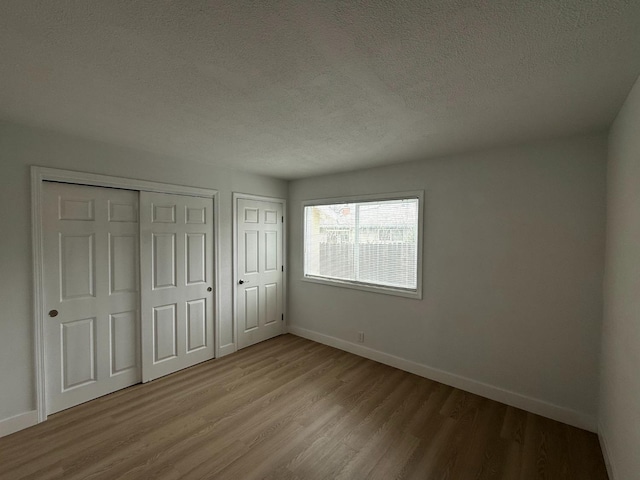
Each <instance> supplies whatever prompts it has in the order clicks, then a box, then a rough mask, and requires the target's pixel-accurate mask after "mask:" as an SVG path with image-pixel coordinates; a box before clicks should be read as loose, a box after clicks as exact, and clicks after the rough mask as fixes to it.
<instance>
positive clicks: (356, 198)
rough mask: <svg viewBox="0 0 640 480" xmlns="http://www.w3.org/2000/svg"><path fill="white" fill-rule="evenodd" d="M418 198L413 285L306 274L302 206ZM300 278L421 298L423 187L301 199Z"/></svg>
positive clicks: (305, 244) (307, 280)
mask: <svg viewBox="0 0 640 480" xmlns="http://www.w3.org/2000/svg"><path fill="white" fill-rule="evenodd" d="M406 199H418V245H417V249H418V252H417V253H418V255H417V262H418V265H417V271H416V274H417V276H416V289H415V290H409V289H404V288H394V287H388V286H383V285H371V284H362V283H356V282H350V281H348V280H337V279H332V278H323V277H315V276H307V275H306V273H305V270H306V247H307V242H306V237H305V234H306V217H305V208H306V207H315V206H319V205H332V204H336V203H359V202H376V201H378V202H379V201H388V200H406ZM301 208H302V281H304V282H311V283H318V284H321V285H330V286H333V287H344V288H352V289H354V290H363V291H365V292H375V293H383V294H386V295H395V296H398V297H406V298H415V299H419V300H421V299H422V252H423V237H424V221H423V218H424V191H423V190H414V191H410V192H393V193H380V194H371V195H353V196H348V197H334V198H321V199H314V200H304V201H303V202H302V207H301Z"/></svg>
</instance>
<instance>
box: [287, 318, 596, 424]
mask: <svg viewBox="0 0 640 480" xmlns="http://www.w3.org/2000/svg"><path fill="white" fill-rule="evenodd" d="M288 330H289V333H291V334H293V335H297V336H299V337H303V338H306V339H309V340H313V341H314V342H318V343H322V344H324V345H329V346H330V347H335V348H339V349H340V350H344V351H346V352H350V353H353V354H355V355H359V356H361V357H365V358H368V359H370V360H375V361H376V362H380V363H384V364H385V365H390V366H392V367H396V368H399V369H400V370H404V371H406V372H410V373H413V374H416V375H419V376H421V377H425V378H428V379H430V380H435V381H436V382H440V383H444V384H445V385H449V386H451V387H456V388H459V389H460V390H465V391H467V392H471V393H474V394H476V395H480V396H482V397H485V398H489V399H491V400H495V401H497V402H501V403H505V404H507V405H511V406H512V407H516V408H521V409H522V410H526V411H528V412H531V413H535V414H537V415H542V416H543V417H547V418H551V419H553V420H557V421H559V422H563V423H566V424H569V425H573V426H574V427H578V428H582V429H584V430H588V431H590V432H596V428H597V422H596V419H595V417H591V416H589V415H585V414H583V413H580V412H577V411H575V410H571V409H568V408H564V407H560V406H558V405H554V404H552V403H548V402H545V401H542V400H538V399H536V398H532V397H528V396H525V395H521V394H519V393H515V392H511V391H509V390H504V389H502V388H499V387H495V386H493V385H489V384H486V383H482V382H478V381H476V380H472V379H470V378H466V377H461V376H459V375H455V374H452V373H448V372H445V371H443V370H438V369H436V368H432V367H429V366H427V365H423V364H420V363H417V362H413V361H411V360H407V359H405V358H401V357H397V356H395V355H390V354H388V353H384V352H381V351H379V350H374V349H372V348H368V347H365V346H363V345H358V344H356V343H352V342H348V341H346V340H342V339H340V338H336V337H332V336H329V335H325V334H323V333H318V332H314V331H312V330H307V329H305V328H300V327H296V326H293V325H289V327H288Z"/></svg>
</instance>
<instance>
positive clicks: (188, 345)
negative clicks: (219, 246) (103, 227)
mask: <svg viewBox="0 0 640 480" xmlns="http://www.w3.org/2000/svg"><path fill="white" fill-rule="evenodd" d="M140 234H141V238H140V245H141V249H140V252H141V253H140V255H141V265H142V271H141V278H142V308H141V312H142V331H143V335H142V365H143V367H142V380H143V381H144V382H147V381H149V380H153V379H155V378H158V377H161V376H163V375H167V374H169V373H172V372H175V371H177V370H180V369H183V368H186V367H190V366H192V365H195V364H196V363H200V362H203V361H205V360H209V359H211V358H213V357H214V353H215V352H214V330H213V326H214V324H213V311H214V308H213V299H214V294H213V201H212V200H211V199H205V198H198V197H189V196H182V195H170V194H160V193H149V192H140Z"/></svg>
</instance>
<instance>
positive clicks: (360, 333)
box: [358, 332, 364, 343]
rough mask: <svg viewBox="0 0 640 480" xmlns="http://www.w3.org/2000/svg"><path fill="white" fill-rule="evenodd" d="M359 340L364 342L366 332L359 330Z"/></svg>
mask: <svg viewBox="0 0 640 480" xmlns="http://www.w3.org/2000/svg"><path fill="white" fill-rule="evenodd" d="M358 342H359V343H364V332H358Z"/></svg>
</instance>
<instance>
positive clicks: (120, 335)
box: [42, 182, 141, 413]
mask: <svg viewBox="0 0 640 480" xmlns="http://www.w3.org/2000/svg"><path fill="white" fill-rule="evenodd" d="M43 195H44V197H43V200H44V205H43V209H42V225H43V232H44V275H45V305H46V309H47V311H48V316H47V318H46V319H45V345H46V349H45V350H46V368H47V371H46V378H47V413H55V412H57V411H60V410H63V409H65V408H69V407H72V406H74V405H77V404H80V403H83V402H86V401H88V400H92V399H94V398H97V397H99V396H102V395H105V394H107V393H111V392H113V391H116V390H119V389H121V388H124V387H127V386H129V385H133V384H135V383H138V382H139V381H140V380H141V370H140V359H139V357H140V355H139V348H138V347H139V344H140V340H139V329H140V325H139V308H138V305H139V291H138V290H139V289H138V283H139V282H138V265H139V258H138V243H139V242H138V193H137V192H133V191H128V190H117V189H111V188H99V187H88V186H81V185H69V184H63V183H52V182H45V183H44V184H43Z"/></svg>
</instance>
